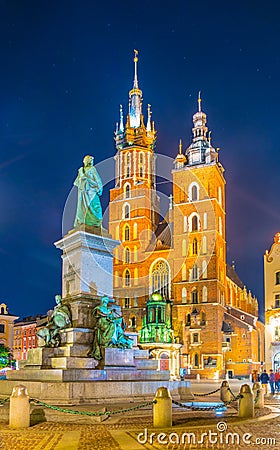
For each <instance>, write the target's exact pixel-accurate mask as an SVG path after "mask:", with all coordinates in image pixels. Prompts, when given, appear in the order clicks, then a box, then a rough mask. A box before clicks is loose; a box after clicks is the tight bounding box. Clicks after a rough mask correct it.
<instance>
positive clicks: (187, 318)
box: [186, 314, 191, 327]
mask: <svg viewBox="0 0 280 450" xmlns="http://www.w3.org/2000/svg"><path fill="white" fill-rule="evenodd" d="M190 325H191V315H190V314H187V315H186V327H189V326H190Z"/></svg>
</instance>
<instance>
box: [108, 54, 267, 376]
mask: <svg viewBox="0 0 280 450" xmlns="http://www.w3.org/2000/svg"><path fill="white" fill-rule="evenodd" d="M137 64H138V57H137V52H136V53H135V58H134V82H133V88H132V89H131V90H130V92H129V110H128V114H127V116H126V119H124V114H123V110H122V107H121V109H120V121H119V123H118V124H117V129H116V132H115V142H116V155H115V187H114V188H113V189H111V191H110V214H109V232H110V233H111V234H112V237H113V238H114V239H117V240H120V242H121V244H120V245H119V247H118V248H117V249H116V251H115V255H114V296H115V298H116V299H117V300H118V301H119V303H120V305H121V306H122V308H123V314H124V317H125V318H126V321H127V323H128V326H129V329H130V330H132V331H139V330H140V329H141V326H142V321H143V316H144V315H145V306H146V302H147V300H148V299H149V298H150V296H151V294H152V293H153V292H160V293H161V294H162V296H163V298H164V299H165V300H166V302H167V303H169V304H170V306H171V310H172V327H173V329H174V342H176V343H181V344H182V348H181V354H180V366H181V367H182V368H186V369H187V370H188V371H190V372H191V373H192V374H200V375H201V376H202V377H203V376H206V377H210V378H214V377H217V376H222V375H225V374H226V373H228V375H229V376H246V375H249V374H250V373H251V372H252V370H254V369H257V370H259V369H260V363H261V362H262V361H263V360H264V353H263V351H264V338H263V336H264V326H263V324H262V323H261V322H260V321H259V320H258V301H257V299H256V298H255V297H253V296H252V295H251V293H250V291H247V289H246V287H245V286H244V284H243V283H242V281H241V280H240V279H239V277H238V275H237V273H236V272H235V269H234V267H233V266H230V265H228V264H227V262H226V238H225V236H226V220H225V218H226V205H225V178H224V168H223V166H222V164H221V163H220V162H219V157H218V151H217V149H215V148H214V147H213V146H212V143H211V138H210V134H211V133H210V132H208V128H207V125H206V119H207V118H206V114H205V113H204V112H203V111H202V104H201V98H200V95H199V98H198V111H197V112H196V113H195V114H194V116H193V128H192V134H193V138H192V142H191V144H190V145H189V146H188V148H187V149H186V150H185V151H183V146H182V142H181V141H180V145H179V150H178V154H177V155H176V154H175V153H174V161H173V168H171V170H170V179H172V193H170V194H171V195H170V199H169V209H168V212H167V214H166V215H165V216H164V217H162V216H161V213H160V196H159V193H158V192H157V190H156V173H157V169H156V157H157V154H156V152H155V144H156V129H155V124H154V122H153V121H152V118H151V109H150V105H148V113H147V120H146V121H144V115H143V112H142V91H141V90H140V88H139V84H138V77H137Z"/></svg>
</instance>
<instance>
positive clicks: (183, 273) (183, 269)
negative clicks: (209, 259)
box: [182, 263, 187, 281]
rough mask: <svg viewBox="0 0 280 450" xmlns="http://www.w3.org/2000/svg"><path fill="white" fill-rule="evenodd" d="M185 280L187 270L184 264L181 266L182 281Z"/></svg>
mask: <svg viewBox="0 0 280 450" xmlns="http://www.w3.org/2000/svg"><path fill="white" fill-rule="evenodd" d="M186 279H187V268H186V264H185V263H184V264H183V266H182V280H183V281H184V280H186Z"/></svg>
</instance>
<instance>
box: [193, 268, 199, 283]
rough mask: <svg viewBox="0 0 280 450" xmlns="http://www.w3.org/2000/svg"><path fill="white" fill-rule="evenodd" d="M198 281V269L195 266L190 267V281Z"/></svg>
mask: <svg viewBox="0 0 280 450" xmlns="http://www.w3.org/2000/svg"><path fill="white" fill-rule="evenodd" d="M196 280H198V267H197V264H194V265H193V267H192V281H196Z"/></svg>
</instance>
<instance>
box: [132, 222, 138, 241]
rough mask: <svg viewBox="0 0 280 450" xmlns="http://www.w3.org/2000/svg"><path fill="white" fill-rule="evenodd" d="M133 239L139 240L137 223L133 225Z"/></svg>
mask: <svg viewBox="0 0 280 450" xmlns="http://www.w3.org/2000/svg"><path fill="white" fill-rule="evenodd" d="M133 239H137V223H135V224H134V225H133Z"/></svg>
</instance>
